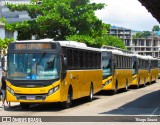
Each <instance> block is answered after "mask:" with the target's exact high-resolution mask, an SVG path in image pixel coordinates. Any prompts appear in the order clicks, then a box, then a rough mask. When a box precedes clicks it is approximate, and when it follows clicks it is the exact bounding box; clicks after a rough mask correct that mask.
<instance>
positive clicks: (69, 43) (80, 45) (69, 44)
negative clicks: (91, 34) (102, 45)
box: [15, 39, 100, 51]
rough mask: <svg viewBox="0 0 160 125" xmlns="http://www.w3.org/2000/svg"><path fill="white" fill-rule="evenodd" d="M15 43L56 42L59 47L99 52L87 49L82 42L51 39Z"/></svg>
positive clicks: (90, 48) (95, 49)
mask: <svg viewBox="0 0 160 125" xmlns="http://www.w3.org/2000/svg"><path fill="white" fill-rule="evenodd" d="M15 42H27V43H28V42H35V43H36V42H39V43H40V42H58V43H59V44H60V45H61V46H64V47H72V48H77V49H85V50H94V51H100V49H98V48H93V47H87V45H86V44H85V43H82V42H76V41H54V40H53V39H40V40H23V41H15Z"/></svg>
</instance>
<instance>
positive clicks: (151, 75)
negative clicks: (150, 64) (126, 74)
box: [149, 68, 158, 82]
mask: <svg viewBox="0 0 160 125" xmlns="http://www.w3.org/2000/svg"><path fill="white" fill-rule="evenodd" d="M157 78H158V68H155V69H151V71H150V73H149V81H150V82H151V81H154V80H156V79H157Z"/></svg>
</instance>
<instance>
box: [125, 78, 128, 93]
mask: <svg viewBox="0 0 160 125" xmlns="http://www.w3.org/2000/svg"><path fill="white" fill-rule="evenodd" d="M125 91H126V92H127V91H128V79H126V87H125Z"/></svg>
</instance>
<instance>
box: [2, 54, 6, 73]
mask: <svg viewBox="0 0 160 125" xmlns="http://www.w3.org/2000/svg"><path fill="white" fill-rule="evenodd" d="M2 70H3V71H4V72H6V71H7V55H4V56H3V57H2Z"/></svg>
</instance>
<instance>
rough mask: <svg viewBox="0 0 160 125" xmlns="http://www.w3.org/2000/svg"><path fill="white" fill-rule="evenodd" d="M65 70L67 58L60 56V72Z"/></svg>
mask: <svg viewBox="0 0 160 125" xmlns="http://www.w3.org/2000/svg"><path fill="white" fill-rule="evenodd" d="M66 70H67V58H66V57H63V56H62V72H66Z"/></svg>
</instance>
